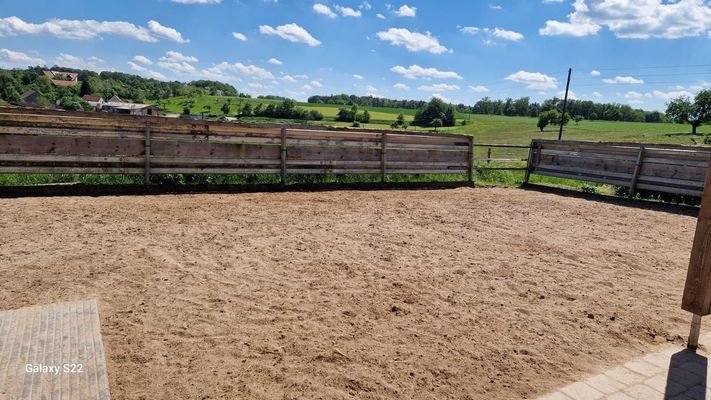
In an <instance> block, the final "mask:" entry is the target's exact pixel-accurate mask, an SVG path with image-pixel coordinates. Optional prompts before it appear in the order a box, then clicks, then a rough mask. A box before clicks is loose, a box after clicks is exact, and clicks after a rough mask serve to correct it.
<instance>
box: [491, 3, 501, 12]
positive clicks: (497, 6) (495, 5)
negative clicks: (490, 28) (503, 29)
mask: <svg viewBox="0 0 711 400" xmlns="http://www.w3.org/2000/svg"><path fill="white" fill-rule="evenodd" d="M489 8H491V9H492V10H497V11H499V10H503V9H504V8H503V7H501V6H500V5H498V4H489Z"/></svg>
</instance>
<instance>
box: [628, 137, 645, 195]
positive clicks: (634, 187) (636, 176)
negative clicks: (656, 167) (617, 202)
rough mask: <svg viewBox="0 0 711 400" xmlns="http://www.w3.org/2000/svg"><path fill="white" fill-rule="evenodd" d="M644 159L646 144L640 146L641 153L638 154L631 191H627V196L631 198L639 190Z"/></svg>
mask: <svg viewBox="0 0 711 400" xmlns="http://www.w3.org/2000/svg"><path fill="white" fill-rule="evenodd" d="M643 161H644V146H639V154H637V164H635V166H634V174H632V182H631V183H630V188H629V192H628V193H627V198H628V199H631V198H633V197H634V192H635V191H636V190H637V180H638V179H639V174H640V173H641V172H642V162H643Z"/></svg>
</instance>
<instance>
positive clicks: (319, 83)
mask: <svg viewBox="0 0 711 400" xmlns="http://www.w3.org/2000/svg"><path fill="white" fill-rule="evenodd" d="M309 84H310V85H311V86H313V87H317V88H320V87H323V85H322V84H321V82H319V81H311V82H309Z"/></svg>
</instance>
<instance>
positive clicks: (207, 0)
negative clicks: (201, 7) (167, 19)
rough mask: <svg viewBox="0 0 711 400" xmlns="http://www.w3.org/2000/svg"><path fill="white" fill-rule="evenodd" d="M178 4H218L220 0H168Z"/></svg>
mask: <svg viewBox="0 0 711 400" xmlns="http://www.w3.org/2000/svg"><path fill="white" fill-rule="evenodd" d="M170 1H172V2H173V3H180V4H220V3H222V0H170Z"/></svg>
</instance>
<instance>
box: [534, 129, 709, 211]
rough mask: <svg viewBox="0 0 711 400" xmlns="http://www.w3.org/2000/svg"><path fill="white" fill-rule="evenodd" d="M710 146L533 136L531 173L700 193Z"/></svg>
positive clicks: (630, 193)
mask: <svg viewBox="0 0 711 400" xmlns="http://www.w3.org/2000/svg"><path fill="white" fill-rule="evenodd" d="M709 159H711V148H706V147H697V146H680V145H660V144H643V143H604V142H581V141H556V140H538V139H536V140H533V141H532V142H531V151H530V152H529V157H528V166H527V170H526V177H525V181H526V182H528V177H529V174H538V175H546V176H552V177H559V178H570V179H577V180H584V181H591V182H599V183H607V184H611V185H617V186H624V187H627V188H628V196H629V197H633V196H634V195H635V193H636V192H637V191H639V190H645V191H652V192H661V193H671V194H676V195H684V196H693V197H700V196H701V194H702V192H703V190H704V182H705V177H706V171H707V169H708V166H709Z"/></svg>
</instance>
